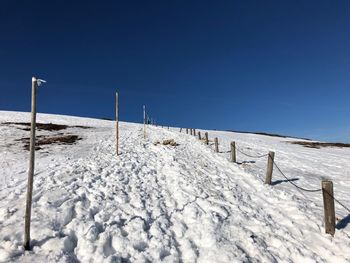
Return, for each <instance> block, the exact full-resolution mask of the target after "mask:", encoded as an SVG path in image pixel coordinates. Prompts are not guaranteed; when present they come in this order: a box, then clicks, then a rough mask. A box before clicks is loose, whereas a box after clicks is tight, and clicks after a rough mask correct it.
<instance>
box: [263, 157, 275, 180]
mask: <svg viewBox="0 0 350 263" xmlns="http://www.w3.org/2000/svg"><path fill="white" fill-rule="evenodd" d="M274 159H275V153H274V152H269V155H268V157H267V170H266V178H265V184H271V181H272V171H273V162H274Z"/></svg>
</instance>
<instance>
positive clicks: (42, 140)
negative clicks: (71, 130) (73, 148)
mask: <svg viewBox="0 0 350 263" xmlns="http://www.w3.org/2000/svg"><path fill="white" fill-rule="evenodd" d="M79 140H81V138H80V137H79V136H77V135H62V136H55V137H48V136H37V138H36V142H35V150H40V149H42V147H40V146H43V145H48V144H64V145H71V144H74V143H75V142H77V141H79ZM18 141H22V142H24V149H26V150H28V151H29V138H22V139H20V140H18Z"/></svg>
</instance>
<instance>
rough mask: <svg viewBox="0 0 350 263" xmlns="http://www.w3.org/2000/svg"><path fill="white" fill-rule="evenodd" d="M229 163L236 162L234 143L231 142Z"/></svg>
mask: <svg viewBox="0 0 350 263" xmlns="http://www.w3.org/2000/svg"><path fill="white" fill-rule="evenodd" d="M231 162H233V163H235V162H236V143H235V142H231Z"/></svg>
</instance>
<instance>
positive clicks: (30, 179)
mask: <svg viewBox="0 0 350 263" xmlns="http://www.w3.org/2000/svg"><path fill="white" fill-rule="evenodd" d="M37 87H38V80H37V79H36V78H35V77H33V78H32V123H31V128H30V146H29V149H30V157H29V171H28V184H27V200H26V211H25V222H24V249H25V250H30V219H31V213H32V196H33V176H34V165H35V127H36V92H37Z"/></svg>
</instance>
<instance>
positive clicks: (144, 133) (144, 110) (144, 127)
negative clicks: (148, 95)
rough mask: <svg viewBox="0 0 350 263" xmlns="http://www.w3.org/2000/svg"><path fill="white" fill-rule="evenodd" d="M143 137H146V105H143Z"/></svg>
mask: <svg viewBox="0 0 350 263" xmlns="http://www.w3.org/2000/svg"><path fill="white" fill-rule="evenodd" d="M143 138H145V139H146V106H145V105H143Z"/></svg>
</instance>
